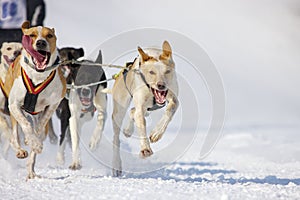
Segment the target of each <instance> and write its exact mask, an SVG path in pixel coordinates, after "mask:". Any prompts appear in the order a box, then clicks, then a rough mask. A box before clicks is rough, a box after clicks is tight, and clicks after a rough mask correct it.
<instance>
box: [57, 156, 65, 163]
mask: <svg viewBox="0 0 300 200" xmlns="http://www.w3.org/2000/svg"><path fill="white" fill-rule="evenodd" d="M56 163H57V164H59V165H64V164H65V156H64V155H63V154H61V153H58V154H57V155H56Z"/></svg>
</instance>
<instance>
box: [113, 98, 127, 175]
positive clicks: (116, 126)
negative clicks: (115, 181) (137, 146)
mask: <svg viewBox="0 0 300 200" xmlns="http://www.w3.org/2000/svg"><path fill="white" fill-rule="evenodd" d="M129 102H130V96H129V98H128V99H127V101H126V99H124V102H123V103H124V104H122V105H121V104H119V103H118V102H117V101H116V100H114V102H113V104H114V106H113V114H112V122H113V131H114V138H113V162H112V173H113V176H121V175H122V161H121V156H120V129H121V126H122V122H123V118H124V116H125V114H126V111H127V108H128V105H129Z"/></svg>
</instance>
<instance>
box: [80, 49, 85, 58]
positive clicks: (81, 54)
mask: <svg viewBox="0 0 300 200" xmlns="http://www.w3.org/2000/svg"><path fill="white" fill-rule="evenodd" d="M79 54H80V57H83V56H84V50H83V48H80V49H79Z"/></svg>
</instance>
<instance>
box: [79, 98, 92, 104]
mask: <svg viewBox="0 0 300 200" xmlns="http://www.w3.org/2000/svg"><path fill="white" fill-rule="evenodd" d="M80 101H81V103H82V105H83V106H90V105H91V103H92V101H91V99H90V98H86V97H80Z"/></svg>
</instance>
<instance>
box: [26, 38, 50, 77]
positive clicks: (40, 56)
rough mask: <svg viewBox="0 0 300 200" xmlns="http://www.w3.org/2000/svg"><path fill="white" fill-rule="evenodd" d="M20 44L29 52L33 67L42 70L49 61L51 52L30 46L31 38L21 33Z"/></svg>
mask: <svg viewBox="0 0 300 200" xmlns="http://www.w3.org/2000/svg"><path fill="white" fill-rule="evenodd" d="M22 45H23V47H24V49H25V50H26V51H27V52H28V53H29V54H30V56H31V59H32V62H33V63H34V65H35V69H36V70H37V71H40V72H42V71H44V70H45V68H46V67H47V65H48V63H49V61H50V56H51V53H50V52H48V51H45V50H35V49H34V48H33V47H32V39H31V38H30V37H29V36H28V35H23V38H22Z"/></svg>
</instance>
